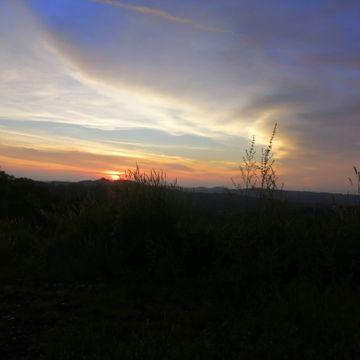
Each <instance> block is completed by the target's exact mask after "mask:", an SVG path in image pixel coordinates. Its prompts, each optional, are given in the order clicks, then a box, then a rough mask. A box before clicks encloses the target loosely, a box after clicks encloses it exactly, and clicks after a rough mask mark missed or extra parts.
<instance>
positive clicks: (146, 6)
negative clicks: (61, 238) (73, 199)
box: [0, 0, 360, 192]
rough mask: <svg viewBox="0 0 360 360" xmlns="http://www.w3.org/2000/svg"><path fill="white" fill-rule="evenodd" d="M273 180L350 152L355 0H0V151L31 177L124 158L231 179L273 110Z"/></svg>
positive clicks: (335, 170) (359, 84) (358, 159)
mask: <svg viewBox="0 0 360 360" xmlns="http://www.w3.org/2000/svg"><path fill="white" fill-rule="evenodd" d="M275 123H277V124H278V133H277V134H276V138H275V145H274V151H275V157H276V169H277V172H278V174H279V176H280V181H281V182H282V183H284V186H285V188H288V189H299V190H314V191H334V192H336V191H341V192H346V191H347V190H348V183H347V177H348V176H350V175H351V172H352V166H353V165H359V164H360V1H358V0H309V1H300V0H274V1H268V0H222V1H219V0H0V165H1V167H2V168H3V169H4V170H5V171H7V172H9V173H12V174H14V175H16V176H26V177H31V178H34V179H40V180H71V181H72V180H81V179H96V178H99V177H103V176H105V177H106V176H111V175H112V174H117V173H122V172H124V171H125V170H126V169H131V168H134V166H135V165H136V164H139V166H140V167H141V168H142V169H144V170H146V169H150V168H157V169H160V168H162V169H164V170H165V171H166V172H167V173H168V177H169V178H175V177H176V178H177V179H178V182H179V184H180V185H184V186H196V185H200V186H214V185H221V186H231V178H232V177H236V176H237V175H238V164H239V163H240V162H241V161H242V156H243V153H244V150H245V149H246V147H247V146H248V144H249V141H250V139H251V136H252V135H254V136H255V137H256V141H257V143H258V146H259V148H258V151H260V147H261V146H265V145H266V142H267V140H268V138H269V136H270V134H271V130H272V128H273V126H274V124H275Z"/></svg>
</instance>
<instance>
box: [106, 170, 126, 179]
mask: <svg viewBox="0 0 360 360" xmlns="http://www.w3.org/2000/svg"><path fill="white" fill-rule="evenodd" d="M105 174H106V176H107V177H108V179H109V180H111V181H120V180H123V178H124V174H125V173H124V172H123V171H113V170H109V171H106V172H105Z"/></svg>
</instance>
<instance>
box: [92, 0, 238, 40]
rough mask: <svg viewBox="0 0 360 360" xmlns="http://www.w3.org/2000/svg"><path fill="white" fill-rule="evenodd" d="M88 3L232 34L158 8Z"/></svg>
mask: <svg viewBox="0 0 360 360" xmlns="http://www.w3.org/2000/svg"><path fill="white" fill-rule="evenodd" d="M90 1H92V2H96V3H102V4H107V5H111V6H115V7H118V8H122V9H126V10H130V11H135V12H138V13H141V14H144V15H151V16H156V17H159V18H162V19H164V20H167V21H171V22H175V23H178V24H184V25H190V26H192V27H194V28H197V29H200V30H203V31H209V32H218V33H232V31H231V30H228V29H222V28H218V27H215V26H206V25H202V24H199V23H197V22H195V21H193V20H191V19H188V18H185V17H181V16H176V15H173V14H170V13H168V12H166V11H164V10H161V9H158V8H153V7H148V6H140V5H131V4H126V3H124V2H122V1H115V0H90Z"/></svg>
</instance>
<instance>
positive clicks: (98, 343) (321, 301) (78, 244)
mask: <svg viewBox="0 0 360 360" xmlns="http://www.w3.org/2000/svg"><path fill="white" fill-rule="evenodd" d="M203 196H206V195H203ZM224 197H229V198H227V200H226V204H228V205H229V206H227V207H226V208H224V207H222V206H220V205H219V204H220V202H221V201H222V200H221V199H223V198H224ZM201 199H202V197H199V196H196V194H193V193H186V192H182V191H180V190H178V189H177V188H175V187H171V186H167V185H164V184H162V183H161V182H160V183H156V182H155V183H151V184H147V185H146V184H143V183H142V182H141V181H135V182H123V183H121V182H115V183H110V182H105V181H102V182H93V183H85V184H46V183H40V182H33V181H31V180H26V179H14V178H12V177H10V176H8V175H6V174H5V173H1V175H0V281H1V284H0V358H1V359H133V360H137V359H146V360H147V359H170V360H172V359H301V360H302V359H359V358H360V306H359V304H360V286H359V285H360V209H359V208H358V207H356V206H347V207H344V206H333V207H321V208H309V206H301V205H296V206H295V205H294V204H288V203H286V202H283V201H282V202H281V201H279V200H273V199H271V198H270V197H264V198H263V199H260V200H259V199H251V198H247V197H246V196H240V195H236V194H221V195H212V196H211V201H207V202H206V204H204V203H203V202H202V200H201ZM222 203H224V202H223V201H222ZM231 204H234V206H231ZM236 204H237V206H235V205H236ZM239 204H241V206H238V205H239Z"/></svg>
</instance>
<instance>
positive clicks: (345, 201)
mask: <svg viewBox="0 0 360 360" xmlns="http://www.w3.org/2000/svg"><path fill="white" fill-rule="evenodd" d="M122 182H128V181H126V180H125V181H124V180H122ZM50 183H52V184H80V185H87V186H91V185H96V184H101V183H104V184H108V185H110V186H111V184H113V183H114V182H113V181H111V180H108V179H106V178H102V179H98V180H83V181H79V182H64V181H51V182H50ZM180 189H181V190H183V191H185V192H191V193H193V194H194V196H195V197H198V198H201V197H202V198H205V197H204V196H202V195H209V196H207V198H208V199H210V198H212V199H213V200H215V201H216V202H218V201H219V200H220V199H221V198H224V196H226V195H228V194H231V195H234V194H237V195H238V196H239V197H241V198H244V197H247V198H250V201H251V200H252V201H253V202H256V200H255V199H259V198H260V197H261V196H262V195H261V190H260V189H248V190H237V189H231V188H227V187H223V186H215V187H203V186H198V187H180ZM273 196H274V198H275V199H278V200H284V201H287V202H290V203H298V204H305V205H313V206H334V205H338V206H343V205H357V204H359V203H360V196H359V195H353V194H350V193H348V194H341V193H327V192H315V191H299V190H276V191H274V192H273ZM232 201H237V198H232Z"/></svg>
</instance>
